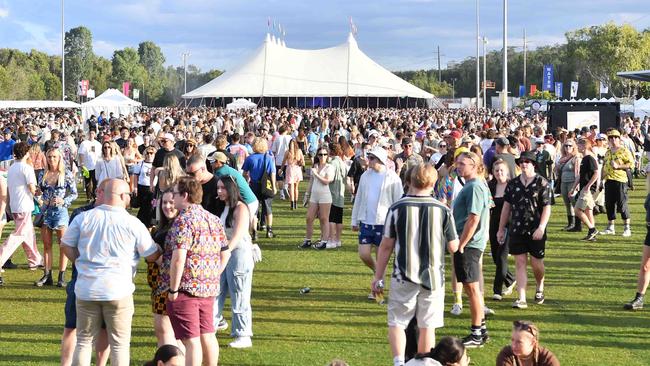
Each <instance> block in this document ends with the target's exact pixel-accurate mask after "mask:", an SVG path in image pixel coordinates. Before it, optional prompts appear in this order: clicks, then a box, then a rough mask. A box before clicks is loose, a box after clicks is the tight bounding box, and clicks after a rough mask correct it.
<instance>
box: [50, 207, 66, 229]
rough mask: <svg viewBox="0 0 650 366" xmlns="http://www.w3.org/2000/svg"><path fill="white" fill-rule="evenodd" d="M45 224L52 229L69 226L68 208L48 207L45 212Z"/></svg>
mask: <svg viewBox="0 0 650 366" xmlns="http://www.w3.org/2000/svg"><path fill="white" fill-rule="evenodd" d="M43 215H45V217H44V218H43V225H45V226H47V227H48V228H50V229H52V230H56V229H61V228H64V227H67V226H68V221H70V219H69V218H68V209H67V208H65V207H48V208H46V209H45V212H44V213H43Z"/></svg>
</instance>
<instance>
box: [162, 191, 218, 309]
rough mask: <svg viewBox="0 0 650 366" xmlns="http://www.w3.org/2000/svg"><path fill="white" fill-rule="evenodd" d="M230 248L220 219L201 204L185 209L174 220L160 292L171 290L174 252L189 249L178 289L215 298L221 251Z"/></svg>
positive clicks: (193, 294)
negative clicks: (171, 267)
mask: <svg viewBox="0 0 650 366" xmlns="http://www.w3.org/2000/svg"><path fill="white" fill-rule="evenodd" d="M227 246H228V240H227V239H226V232H225V230H224V228H223V225H222V224H221V220H220V219H219V218H218V217H217V216H215V215H213V214H211V213H210V212H208V211H206V210H205V209H204V208H203V207H201V205H198V204H192V205H190V206H188V207H187V208H185V209H183V210H182V211H181V212H180V213H179V214H178V217H177V218H176V219H175V220H174V223H173V224H172V227H171V229H170V230H169V233H167V238H166V239H165V251H164V253H163V261H162V266H161V267H160V276H161V283H160V284H161V287H162V288H161V291H166V290H167V289H168V288H169V281H170V278H169V269H170V266H171V260H172V254H173V252H174V250H177V249H184V250H187V257H186V259H185V266H184V267H183V273H182V275H181V284H180V286H179V288H178V289H179V290H181V291H183V292H186V293H188V294H190V295H192V296H196V297H214V296H216V295H217V293H218V291H217V288H218V285H219V268H220V266H221V256H220V253H221V250H222V249H223V248H225V247H227Z"/></svg>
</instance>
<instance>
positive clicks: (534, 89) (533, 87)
mask: <svg viewBox="0 0 650 366" xmlns="http://www.w3.org/2000/svg"><path fill="white" fill-rule="evenodd" d="M535 93H537V84H530V95H533V94H535Z"/></svg>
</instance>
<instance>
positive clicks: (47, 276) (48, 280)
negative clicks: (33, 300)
mask: <svg viewBox="0 0 650 366" xmlns="http://www.w3.org/2000/svg"><path fill="white" fill-rule="evenodd" d="M53 284H54V281H53V280H52V273H44V274H43V277H41V279H39V280H38V281H36V282H34V286H36V287H43V286H52V285H53Z"/></svg>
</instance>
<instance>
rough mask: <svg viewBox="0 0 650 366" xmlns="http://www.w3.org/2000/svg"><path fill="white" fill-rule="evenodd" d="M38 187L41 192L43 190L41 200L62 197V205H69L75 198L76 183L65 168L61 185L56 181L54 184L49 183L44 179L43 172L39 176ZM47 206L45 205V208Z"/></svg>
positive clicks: (46, 200) (47, 200)
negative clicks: (40, 176)
mask: <svg viewBox="0 0 650 366" xmlns="http://www.w3.org/2000/svg"><path fill="white" fill-rule="evenodd" d="M39 187H40V188H41V192H43V197H42V199H43V202H49V201H51V200H52V199H54V198H62V199H63V207H66V208H67V207H70V206H71V205H72V202H74V200H76V199H77V196H78V194H77V184H76V182H75V179H74V175H72V172H71V171H69V170H67V169H66V171H65V178H64V179H63V185H59V183H58V182H56V184H55V185H50V184H48V183H47V182H46V181H45V174H43V176H42V178H40V182H39ZM47 208H48V206H45V210H47Z"/></svg>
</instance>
